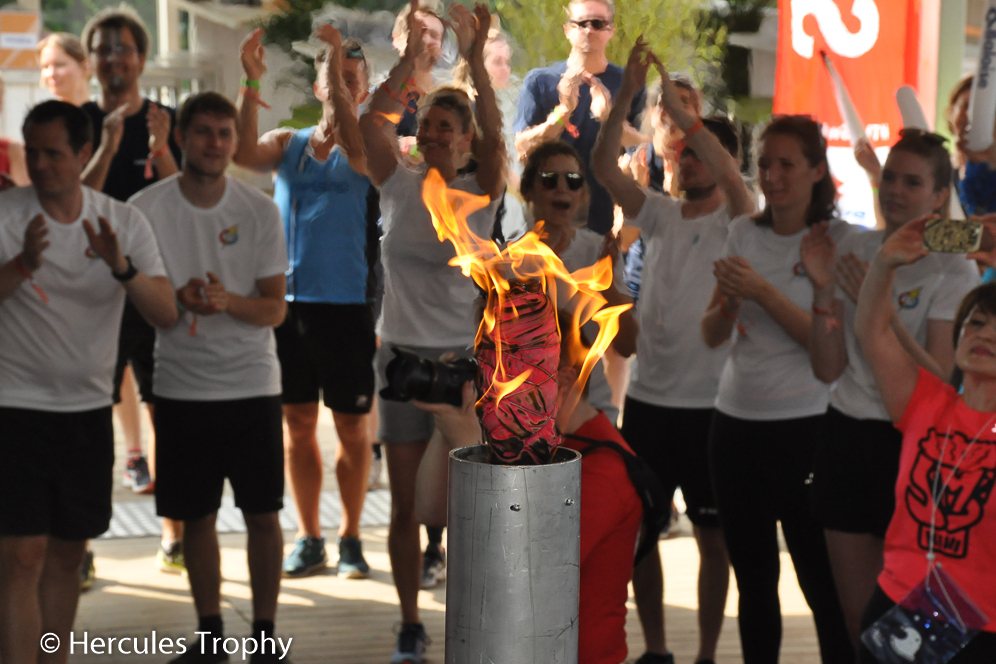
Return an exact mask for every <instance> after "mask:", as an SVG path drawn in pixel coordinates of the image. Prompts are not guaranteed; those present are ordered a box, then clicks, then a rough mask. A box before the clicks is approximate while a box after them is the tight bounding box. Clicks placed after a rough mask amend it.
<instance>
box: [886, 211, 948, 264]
mask: <svg viewBox="0 0 996 664" xmlns="http://www.w3.org/2000/svg"><path fill="white" fill-rule="evenodd" d="M936 218H937V215H933V214H931V215H927V216H926V217H920V218H919V219H914V220H913V221H909V222H907V223H905V224H903V225H902V226H901V227H900V228H899V229H898V230H896V231H895V232H894V233H893V234H892V235H890V236H889V239H888V240H886V241H885V242H883V243H882V247H881V248H880V249H879V250H878V254H877V256H876V258H878V259H881V260H884V261H885V264H886V265H888V266H890V267H899V266H900V265H908V264H910V263H915V262H917V261H918V260H920V259H921V258H923V257H924V256H926V255H927V254H928V253H930V252H929V251H927V250H926V249H924V248H923V232H924V230H925V229H926V228H927V222H929V221H933V220H934V219H936Z"/></svg>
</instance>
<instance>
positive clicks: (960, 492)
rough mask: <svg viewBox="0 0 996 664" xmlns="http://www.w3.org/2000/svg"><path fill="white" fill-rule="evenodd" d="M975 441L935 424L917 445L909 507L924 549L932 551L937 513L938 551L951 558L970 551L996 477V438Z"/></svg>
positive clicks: (919, 540) (907, 505) (911, 475)
mask: <svg viewBox="0 0 996 664" xmlns="http://www.w3.org/2000/svg"><path fill="white" fill-rule="evenodd" d="M972 440H973V439H972V438H969V437H968V436H966V435H965V434H963V433H961V432H960V431H954V432H950V433H945V434H942V433H940V432H938V431H937V430H936V429H934V428H933V427H931V428H930V429H929V430H928V431H927V435H926V436H925V437H924V438H923V439H921V440H920V442H919V444H918V445H919V452H918V454H917V457H916V460H915V461H914V462H913V469H912V470H911V471H910V478H909V479H910V485H909V486H908V487H907V488H906V509H907V510H908V512H909V515H910V516H911V517H913V520H914V521H916V522H917V523H918V524H919V526H920V530H919V534H918V536H917V544H919V546H920V548H921V549H923V550H924V551H929V550H930V539H931V516H932V515H933V517H934V518H933V528H934V532H933V540H934V551H935V552H936V553H943V554H944V555H946V556H948V557H950V558H964V557H965V556H966V555H968V547H969V544H970V534H971V531H972V528H973V527H974V526H975V525H976V524H977V523H979V522H980V521H981V520H982V516H983V513H984V512H985V509H986V503H988V502H989V496H991V495H992V491H993V483H994V481H996V441H993V440H976V441H975V442H974V444H973V443H972ZM938 471H940V477H938V476H937V475H938ZM935 491H936V492H937V493H936V503H937V513H936V514H933V512H934V503H935V500H934V499H932V497H931V496H932V495H933V492H935Z"/></svg>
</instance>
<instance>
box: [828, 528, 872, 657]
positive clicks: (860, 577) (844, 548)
mask: <svg viewBox="0 0 996 664" xmlns="http://www.w3.org/2000/svg"><path fill="white" fill-rule="evenodd" d="M823 532H824V534H825V535H826V538H827V553H829V554H830V568H831V569H832V570H833V579H834V582H835V583H836V585H837V596H838V597H839V598H840V606H841V608H842V609H843V610H844V622H845V623H846V624H847V635H848V636H849V637H850V638H851V644H852V645H853V646H854V647H855V648H858V640H859V639H860V638H861V615H862V614H863V613H864V611H865V607H866V606H868V600H870V599H871V596H872V593H873V592H874V591H875V586H876V584H877V583H878V574H879V572H881V571H882V565H883V559H882V555H883V550H884V545H885V541H884V540H883V539H881V538H879V537H875V536H874V535H862V534H857V533H845V532H841V531H839V530H824V531H823Z"/></svg>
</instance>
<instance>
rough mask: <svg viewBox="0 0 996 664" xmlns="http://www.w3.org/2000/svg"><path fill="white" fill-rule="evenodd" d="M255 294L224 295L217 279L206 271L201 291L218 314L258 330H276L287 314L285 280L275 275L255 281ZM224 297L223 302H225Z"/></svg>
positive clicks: (281, 276) (226, 293)
mask: <svg viewBox="0 0 996 664" xmlns="http://www.w3.org/2000/svg"><path fill="white" fill-rule="evenodd" d="M256 288H257V289H259V295H257V296H256V297H245V296H243V295H236V294H234V293H228V292H224V286H223V285H222V284H221V282H220V281H219V280H218V278H217V277H216V276H215V275H214V274H212V273H210V272H208V285H207V286H206V287H205V289H204V293H205V296H206V297H207V300H208V302H209V303H211V304H214V305H215V308H216V309H217V312H218V313H227V314H228V315H229V316H231V317H232V318H235V319H237V320H240V321H242V322H243V323H249V324H250V325H259V326H262V327H277V326H279V325H280V324H281V323H283V322H284V317H285V316H286V315H287V301H286V300H285V299H284V296H285V295H286V294H287V277H285V276H284V275H283V274H276V275H273V276H272V277H263V278H262V279H257V280H256ZM226 298H227V300H226Z"/></svg>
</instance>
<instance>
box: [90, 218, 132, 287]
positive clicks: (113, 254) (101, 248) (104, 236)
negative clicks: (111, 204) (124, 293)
mask: <svg viewBox="0 0 996 664" xmlns="http://www.w3.org/2000/svg"><path fill="white" fill-rule="evenodd" d="M97 225H98V226H99V227H100V232H99V233H98V232H97V231H95V230H94V228H93V224H92V223H90V220H89V219H84V220H83V231H84V232H85V233H86V239H87V241H89V242H90V248H91V249H93V251H94V253H96V254H97V255H98V256H100V258H101V260H103V261H104V262H105V263H107V265H108V267H110V268H111V272H113V273H114V274H124V273H125V272H127V271H128V260H127V259H126V258H125V257H124V254H122V253H121V244H120V243H119V242H118V236H117V233H115V232H114V229H112V228H111V224H110V222H108V221H107V219H105V218H104V217H97Z"/></svg>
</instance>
